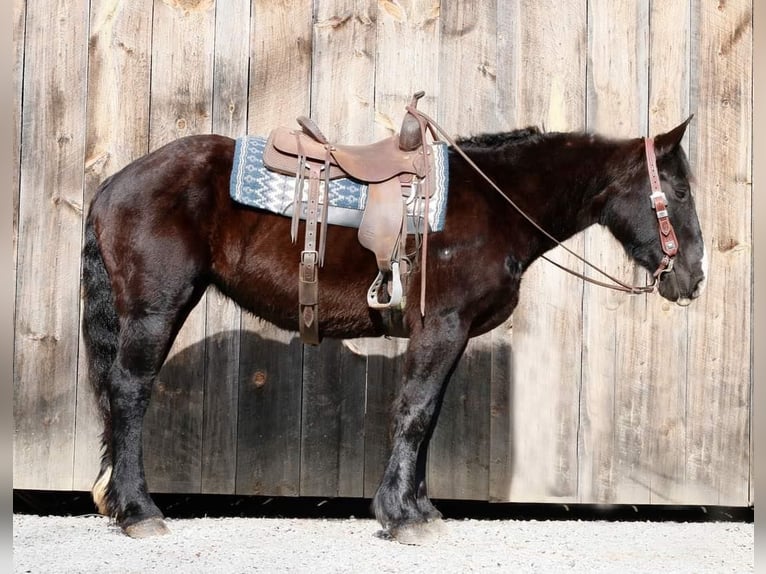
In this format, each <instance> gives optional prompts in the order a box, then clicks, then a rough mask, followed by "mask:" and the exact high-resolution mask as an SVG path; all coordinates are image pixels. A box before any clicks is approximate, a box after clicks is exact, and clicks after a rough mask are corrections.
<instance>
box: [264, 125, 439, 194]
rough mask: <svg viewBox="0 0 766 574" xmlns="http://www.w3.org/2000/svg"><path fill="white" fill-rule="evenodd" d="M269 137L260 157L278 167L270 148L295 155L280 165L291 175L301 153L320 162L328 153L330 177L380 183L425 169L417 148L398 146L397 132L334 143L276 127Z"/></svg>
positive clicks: (423, 172) (420, 175)
mask: <svg viewBox="0 0 766 574" xmlns="http://www.w3.org/2000/svg"><path fill="white" fill-rule="evenodd" d="M269 139H270V143H271V145H268V144H267V146H266V154H267V157H265V158H264V161H266V162H267V164H270V166H272V167H274V168H279V167H280V162H278V161H274V159H275V158H273V157H272V154H271V153H270V151H269V150H271V149H273V150H276V151H279V152H281V153H282V154H287V155H288V156H291V157H293V158H295V159H294V160H290V161H287V162H286V163H282V164H281V167H282V169H284V170H285V171H286V172H287V173H288V174H291V175H293V174H295V173H296V172H297V171H298V169H297V168H298V166H297V163H296V160H297V158H299V157H301V156H303V157H305V158H306V159H307V160H310V161H312V160H313V161H315V162H318V163H320V164H324V162H325V160H327V159H328V153H329V165H330V173H329V177H330V179H336V178H340V177H351V178H353V179H356V180H358V181H362V182H366V183H381V182H383V181H386V180H389V179H391V178H393V177H396V176H398V175H400V174H412V175H417V176H419V177H423V176H424V175H425V170H426V169H427V166H426V164H425V161H424V159H423V154H422V153H418V150H416V151H403V150H401V149H400V148H399V138H398V137H397V136H391V137H388V138H385V139H382V140H380V141H377V142H375V143H371V144H366V145H338V144H330V143H326V142H321V141H318V140H316V139H314V137H312V136H311V135H309V134H307V133H306V132H305V131H298V130H291V129H289V128H285V127H279V128H275V129H274V130H273V131H272V133H271V135H270V137H269Z"/></svg>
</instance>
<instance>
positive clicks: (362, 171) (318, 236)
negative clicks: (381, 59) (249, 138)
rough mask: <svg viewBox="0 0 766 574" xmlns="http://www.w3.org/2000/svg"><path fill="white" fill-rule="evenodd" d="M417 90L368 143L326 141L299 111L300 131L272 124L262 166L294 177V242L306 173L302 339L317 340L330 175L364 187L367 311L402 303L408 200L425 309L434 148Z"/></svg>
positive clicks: (396, 307) (300, 290)
mask: <svg viewBox="0 0 766 574" xmlns="http://www.w3.org/2000/svg"><path fill="white" fill-rule="evenodd" d="M424 95H425V92H417V93H416V94H414V95H413V97H412V100H411V101H410V104H409V105H408V106H407V107H406V110H407V113H406V114H405V116H404V120H403V121H402V128H401V131H400V132H399V133H398V134H395V135H393V136H390V137H388V138H386V139H383V140H380V141H378V142H375V143H372V144H368V145H360V146H349V145H338V144H333V143H330V141H328V139H327V138H326V137H325V136H324V134H323V133H322V132H321V130H320V129H319V128H318V127H317V125H316V124H315V123H314V122H313V120H311V119H310V118H308V117H305V116H301V117H299V118H297V121H298V124H299V125H300V127H301V130H292V129H289V128H286V127H278V128H275V129H274V130H272V132H271V134H270V135H269V137H268V140H267V142H266V148H265V150H264V154H263V163H264V165H265V166H266V167H267V168H268V169H271V170H273V171H277V172H279V173H283V174H286V175H291V176H294V177H295V194H294V199H293V211H292V226H291V232H290V235H291V239H292V241H293V243H295V242H296V241H297V235H298V221H299V219H300V218H301V213H302V212H303V211H304V210H303V209H302V207H303V206H302V202H303V195H304V183H305V181H306V179H307V178H308V202H307V206H306V209H305V220H306V230H305V237H304V247H303V250H302V251H301V258H300V267H299V275H298V299H299V301H298V303H299V315H300V334H301V339H302V340H303V341H304V342H305V343H309V344H314V345H315V344H318V343H319V341H320V338H319V309H318V303H319V283H318V268H319V267H321V266H322V264H323V263H324V255H325V249H326V245H327V210H328V204H329V201H328V193H327V192H328V190H329V188H330V180H332V179H336V178H351V179H354V180H357V181H360V182H364V183H366V184H367V186H368V191H367V202H366V205H365V208H364V213H363V215H362V220H361V223H360V225H359V232H358V237H359V242H360V243H361V244H362V245H363V246H364V247H366V248H367V249H369V250H370V251H372V252H373V253H374V254H375V259H376V261H377V265H378V274H377V276H376V277H375V279H374V281H373V282H372V285H370V288H369V289H368V291H367V304H368V305H369V306H370V307H371V308H373V309H378V310H386V309H388V310H402V309H404V306H405V303H406V298H405V296H404V293H405V292H406V281H407V277H408V276H409V273H410V270H411V269H410V267H411V265H410V262H409V259H408V258H407V256H406V255H405V254H404V248H405V242H406V234H407V225H406V216H407V204H408V203H412V202H415V203H414V205H415V219H416V222H415V229H416V232H419V233H421V234H422V241H421V254H420V265H421V269H423V272H422V273H421V297H420V310H421V313H424V312H425V277H426V274H425V264H426V247H427V241H428V208H429V198H430V197H431V195H432V194H433V189H434V186H433V182H432V179H433V177H432V173H433V152H432V150H431V146H430V145H428V144H427V140H426V135H427V132H430V134H431V138H432V140H435V139H436V136H435V133H434V131H433V128H432V127H431V126H430V124H429V122H428V121H427V120H426V118H425V117H423V115H421V114H420V112H418V110H417V103H418V100H419V99H420V98H422V97H423V96H424ZM322 182H323V183H324V185H321V184H322ZM323 190H324V193H323ZM421 222H422V224H421ZM318 224H319V226H320V229H319V232H318V230H317V227H318Z"/></svg>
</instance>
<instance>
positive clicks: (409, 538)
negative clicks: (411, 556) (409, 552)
mask: <svg viewBox="0 0 766 574" xmlns="http://www.w3.org/2000/svg"><path fill="white" fill-rule="evenodd" d="M446 532H447V527H446V525H445V524H444V521H443V520H441V519H435V520H430V521H429V522H418V523H414V524H405V525H403V526H399V527H398V528H392V529H391V530H389V531H388V535H389V536H390V538H392V539H393V540H396V541H397V542H399V543H400V544H407V545H409V546H429V545H431V544H434V543H435V542H436V541H437V540H439V538H441V537H442V536H444V534H446Z"/></svg>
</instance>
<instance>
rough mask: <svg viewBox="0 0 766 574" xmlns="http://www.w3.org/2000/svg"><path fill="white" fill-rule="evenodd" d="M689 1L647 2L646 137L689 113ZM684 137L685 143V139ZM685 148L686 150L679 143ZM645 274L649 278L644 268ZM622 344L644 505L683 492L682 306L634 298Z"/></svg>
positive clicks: (685, 312) (673, 499)
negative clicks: (636, 405) (640, 399)
mask: <svg viewBox="0 0 766 574" xmlns="http://www.w3.org/2000/svg"><path fill="white" fill-rule="evenodd" d="M689 18H690V5H689V1H688V0H673V1H670V2H662V3H652V5H651V13H650V15H649V23H650V26H649V42H650V43H649V94H648V97H649V109H648V127H647V131H646V133H647V135H656V134H658V133H662V132H663V131H667V130H669V129H671V128H673V127H675V126H676V125H678V124H679V123H681V122H682V121H683V120H684V119H686V118H687V117H688V115H689V77H690V70H689V62H690V59H689V50H690V47H691V30H690V29H689V28H688V27H686V28H683V29H679V26H678V23H679V22H688V21H689ZM688 139H689V138H688V136H687V138H685V140H684V144H686V142H687V141H688ZM685 149H687V150H688V149H689V146H688V145H685ZM644 277H645V278H646V279H648V274H645V275H644ZM630 303H632V304H633V306H634V310H633V313H634V315H635V316H636V317H637V319H636V320H635V321H633V322H632V323H631V327H632V329H631V331H630V333H629V339H628V348H631V349H633V352H632V354H631V363H632V365H633V368H634V369H635V370H636V371H635V374H632V375H631V376H632V377H635V378H636V380H637V381H638V383H639V384H640V388H639V389H638V392H639V393H641V394H642V395H644V397H645V399H644V400H645V406H644V411H643V412H642V413H641V417H642V418H641V420H640V421H636V424H635V425H634V426H633V427H632V428H631V430H630V433H631V434H632V436H633V438H634V441H635V442H636V443H637V444H638V445H640V449H638V452H637V459H638V464H637V466H636V468H635V476H636V479H637V480H639V481H640V482H641V483H642V484H643V485H645V488H646V489H647V490H648V495H649V499H648V502H650V503H660V504H673V503H677V502H678V501H679V500H681V499H682V497H683V488H684V482H685V481H684V463H683V461H684V442H685V440H684V436H685V420H684V415H685V410H686V384H687V369H686V364H685V363H680V362H679V363H676V364H674V365H673V367H671V368H669V361H670V362H673V359H672V358H673V357H683V356H684V355H685V354H686V341H687V338H688V332H687V322H688V309H687V308H682V307H679V306H678V305H673V304H672V303H670V302H668V301H665V300H664V299H662V298H660V297H656V296H655V297H646V298H643V297H641V298H634V299H632V300H631V301H630Z"/></svg>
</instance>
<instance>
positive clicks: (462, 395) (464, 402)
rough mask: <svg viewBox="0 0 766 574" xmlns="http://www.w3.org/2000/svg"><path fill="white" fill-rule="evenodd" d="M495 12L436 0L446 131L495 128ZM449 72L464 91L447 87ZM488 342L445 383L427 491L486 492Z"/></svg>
mask: <svg viewBox="0 0 766 574" xmlns="http://www.w3.org/2000/svg"><path fill="white" fill-rule="evenodd" d="M496 15H497V5H496V3H495V2H481V3H457V2H446V3H442V6H441V13H440V20H441V30H440V43H439V64H438V65H439V70H440V89H439V93H440V97H439V104H438V108H437V109H438V115H437V117H438V118H439V122H440V123H441V124H442V125H444V126H449V128H448V129H450V130H451V131H452V132H453V133H456V134H460V135H472V134H475V133H479V132H483V131H494V130H495V129H496V126H497V107H496V105H495V100H496V87H497V86H496V75H495V70H496V60H497V42H496V29H495V24H496ZM455 78H460V81H461V83H465V85H470V86H471V91H470V92H464V91H463V90H455V89H453V87H454V85H455V81H454V80H455ZM432 296H434V295H432ZM491 341H492V336H491V335H490V334H486V335H484V336H482V337H478V338H475V339H473V340H471V341H469V343H468V346H467V348H466V350H465V353H464V354H463V357H462V358H461V360H460V362H459V363H458V366H457V368H456V369H455V373H454V374H453V376H452V379H451V381H450V383H449V386H448V387H447V391H446V393H445V396H444V403H443V406H442V409H441V413H440V415H439V419H438V423H437V425H436V429H435V431H434V435H433V438H432V440H431V445H430V448H429V453H428V488H429V494H430V495H431V496H433V497H436V498H457V499H475V500H483V499H486V498H487V489H488V486H489V451H490V448H489V437H490V392H491V384H490V379H491V350H490V345H491Z"/></svg>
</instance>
